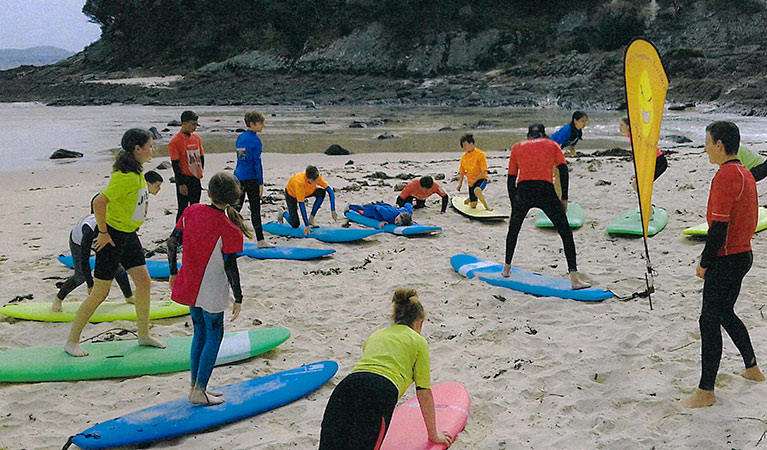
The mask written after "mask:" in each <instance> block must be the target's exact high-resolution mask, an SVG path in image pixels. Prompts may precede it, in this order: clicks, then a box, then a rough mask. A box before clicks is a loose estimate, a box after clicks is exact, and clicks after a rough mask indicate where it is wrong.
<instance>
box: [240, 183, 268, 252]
mask: <svg viewBox="0 0 767 450" xmlns="http://www.w3.org/2000/svg"><path fill="white" fill-rule="evenodd" d="M240 185H241V186H242V194H240V206H239V209H238V210H237V211H240V210H242V206H243V202H244V201H245V195H246V194H247V196H248V204H249V205H250V221H251V223H253V231H254V232H255V233H256V240H257V241H263V240H264V230H263V227H262V225H261V196H260V195H258V191H259V185H258V180H256V179H252V180H244V181H240Z"/></svg>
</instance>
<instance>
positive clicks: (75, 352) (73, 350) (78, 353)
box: [64, 342, 88, 358]
mask: <svg viewBox="0 0 767 450" xmlns="http://www.w3.org/2000/svg"><path fill="white" fill-rule="evenodd" d="M64 351H65V352H67V353H69V355H70V356H74V357H77V358H80V357H82V356H88V352H86V351H85V350H83V348H82V347H80V344H79V343H77V342H75V343H74V344H72V343H70V342H67V343H66V345H64Z"/></svg>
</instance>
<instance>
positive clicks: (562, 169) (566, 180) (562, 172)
mask: <svg viewBox="0 0 767 450" xmlns="http://www.w3.org/2000/svg"><path fill="white" fill-rule="evenodd" d="M557 169H558V170H559V184H560V185H561V186H562V200H567V190H568V188H569V186H570V172H568V170H567V164H560V165H558V166H557Z"/></svg>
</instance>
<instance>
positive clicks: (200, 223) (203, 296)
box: [168, 172, 253, 406]
mask: <svg viewBox="0 0 767 450" xmlns="http://www.w3.org/2000/svg"><path fill="white" fill-rule="evenodd" d="M208 197H210V202H211V203H210V204H209V205H201V204H194V205H190V206H189V207H187V208H186V209H185V210H184V213H183V214H182V215H181V218H180V219H179V221H178V223H177V224H176V228H175V229H174V230H173V233H172V234H171V235H170V238H169V239H168V262H169V263H170V273H171V275H170V280H169V281H170V286H171V290H172V293H171V299H172V300H174V301H175V302H178V303H181V304H183V305H188V306H189V313H190V315H191V316H192V323H193V324H194V338H193V339H192V346H191V358H190V359H191V373H192V380H191V381H192V388H191V391H190V392H189V401H190V402H191V403H194V404H201V405H205V406H209V405H217V404H220V403H223V402H224V399H223V398H221V394H220V393H218V392H214V391H208V390H207V387H208V380H210V376H211V374H212V373H213V366H215V364H216V356H217V355H218V349H219V347H220V346H221V340H222V339H223V337H224V310H226V308H227V307H228V306H229V287H230V286H231V289H232V292H233V293H234V305H233V306H232V319H231V320H232V321H234V320H235V319H236V318H237V316H238V315H239V314H240V309H241V306H242V289H241V288H240V273H239V270H238V269H237V253H239V252H241V251H242V246H243V234H244V235H245V236H247V237H249V238H251V239H252V238H253V235H252V233H251V232H250V230H249V229H248V228H247V226H246V225H245V223H244V221H243V219H242V216H240V214H239V213H238V212H237V210H236V209H235V206H236V205H237V204H238V202H239V200H240V183H239V182H238V181H237V179H235V178H234V177H233V176H231V175H229V174H226V173H223V172H219V173H217V174H215V175H214V176H213V177H212V178H211V179H210V183H209V184H208ZM227 216H228V217H227ZM182 242H183V245H184V264H183V265H182V266H181V271H180V272H179V269H177V267H178V266H177V265H176V252H177V251H178V247H179V245H181V244H182Z"/></svg>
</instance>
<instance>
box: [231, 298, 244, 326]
mask: <svg viewBox="0 0 767 450" xmlns="http://www.w3.org/2000/svg"><path fill="white" fill-rule="evenodd" d="M240 311H242V303H237V302H235V303H234V305H232V318H231V319H230V320H229V321H230V322H234V319H236V318H237V316H239V315H240Z"/></svg>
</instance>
